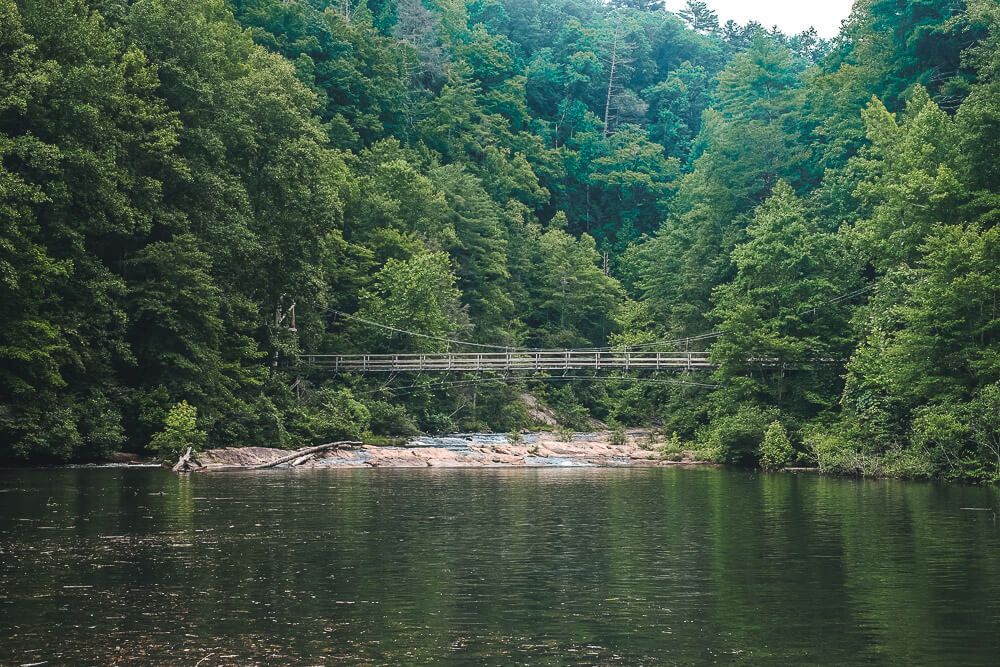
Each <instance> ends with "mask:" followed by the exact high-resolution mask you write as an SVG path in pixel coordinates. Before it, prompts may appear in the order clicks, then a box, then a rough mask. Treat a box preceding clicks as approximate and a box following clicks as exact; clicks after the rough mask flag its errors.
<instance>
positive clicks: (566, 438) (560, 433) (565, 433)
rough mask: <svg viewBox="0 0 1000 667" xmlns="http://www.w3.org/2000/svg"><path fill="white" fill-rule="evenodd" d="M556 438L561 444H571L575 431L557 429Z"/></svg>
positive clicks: (563, 427)
mask: <svg viewBox="0 0 1000 667" xmlns="http://www.w3.org/2000/svg"><path fill="white" fill-rule="evenodd" d="M556 437H557V438H559V441H560V442H570V441H571V440H573V429H571V428H566V427H565V426H560V427H558V428H556Z"/></svg>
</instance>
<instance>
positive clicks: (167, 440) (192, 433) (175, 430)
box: [149, 401, 206, 460]
mask: <svg viewBox="0 0 1000 667" xmlns="http://www.w3.org/2000/svg"><path fill="white" fill-rule="evenodd" d="M205 438H206V435H205V432H204V431H202V430H200V429H199V428H198V409H197V408H196V407H194V406H193V405H190V404H189V403H188V402H187V401H181V402H180V403H177V404H175V405H174V407H172V408H170V412H168V413H167V416H166V418H165V419H164V420H163V430H162V431H160V432H159V433H157V434H155V435H154V436H153V438H152V440H151V441H150V443H149V448H150V449H152V450H153V451H154V452H155V453H156V455H157V456H158V457H159V458H160V459H163V460H169V459H172V458H176V457H177V456H179V455H181V454H182V453H184V452H185V451H187V448H188V447H190V448H191V449H192V450H194V451H198V450H199V449H201V447H202V446H203V445H204V444H205Z"/></svg>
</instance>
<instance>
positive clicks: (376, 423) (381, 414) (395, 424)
mask: <svg viewBox="0 0 1000 667" xmlns="http://www.w3.org/2000/svg"><path fill="white" fill-rule="evenodd" d="M365 405H366V406H367V408H368V413H369V415H370V417H371V425H370V427H369V428H371V430H372V433H377V434H379V435H402V436H411V435H417V433H419V432H420V429H418V428H417V424H416V422H415V421H414V420H413V417H412V416H410V414H409V413H408V412H407V411H406V408H404V407H403V406H402V405H395V404H392V403H388V402H386V401H367V402H366V403H365Z"/></svg>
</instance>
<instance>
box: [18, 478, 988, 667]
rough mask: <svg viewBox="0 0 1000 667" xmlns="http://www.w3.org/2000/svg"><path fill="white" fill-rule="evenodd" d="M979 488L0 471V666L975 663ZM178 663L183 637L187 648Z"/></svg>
mask: <svg viewBox="0 0 1000 667" xmlns="http://www.w3.org/2000/svg"><path fill="white" fill-rule="evenodd" d="M998 504H1000V498H998V492H997V490H996V489H993V488H974V487H962V486H943V485H941V486H938V485H931V484H915V483H902V482H875V481H856V480H840V479H824V478H819V477H815V476H809V475H804V476H796V475H790V474H785V475H772V476H762V475H759V474H755V473H750V472H744V471H732V470H715V469H543V470H523V469H522V470H518V469H500V470H497V469H477V470H432V469H428V470H411V471H406V470H396V471H394V470H315V471H271V472H265V473H246V474H243V473H228V474H223V473H219V474H211V475H209V474H205V475H192V476H187V477H178V476H175V475H172V474H170V473H165V472H162V471H160V470H155V469H132V470H126V469H99V470H94V469H72V470H66V469H63V470H47V471H46V470H30V471H0V508H2V512H0V558H2V563H0V665H19V664H23V663H34V662H41V661H47V664H48V665H62V664H66V665H89V664H135V665H195V664H199V667H210V666H211V665H248V664H267V665H285V664H302V665H320V664H326V665H336V664H357V663H360V664H404V665H410V664H430V663H435V664H439V663H445V664H454V665H477V664H517V663H521V664H525V663H530V664H622V665H644V664H648V665H653V664H711V663H718V664H746V665H761V664H776V665H777V664H780V665H786V664H837V665H843V664H886V663H892V664H906V665H913V664H927V665H934V664H936V665H955V664H961V665H972V664H984V665H985V664H996V663H997V662H998V660H1000V525H998V519H997V518H996V517H995V515H994V514H993V512H992V511H986V512H984V511H968V510H963V509H961V508H967V507H988V508H992V509H995V508H997V507H998ZM199 661H201V662H200V663H199Z"/></svg>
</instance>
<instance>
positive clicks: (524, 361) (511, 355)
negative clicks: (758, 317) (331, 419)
mask: <svg viewBox="0 0 1000 667" xmlns="http://www.w3.org/2000/svg"><path fill="white" fill-rule="evenodd" d="M299 361H300V362H302V363H305V364H307V365H309V366H312V367H315V368H321V369H326V370H332V371H334V372H342V373H393V372H406V371H436V372H449V371H452V372H463V371H465V372H467V371H501V372H502V371H564V370H577V369H598V370H600V369H616V370H676V371H690V370H699V369H701V370H704V369H711V368H714V366H713V365H712V364H711V363H710V362H709V360H708V353H707V352H608V351H604V352H590V351H584V350H540V351H532V352H485V353H478V352H456V353H443V354H311V355H302V356H300V357H299Z"/></svg>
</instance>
